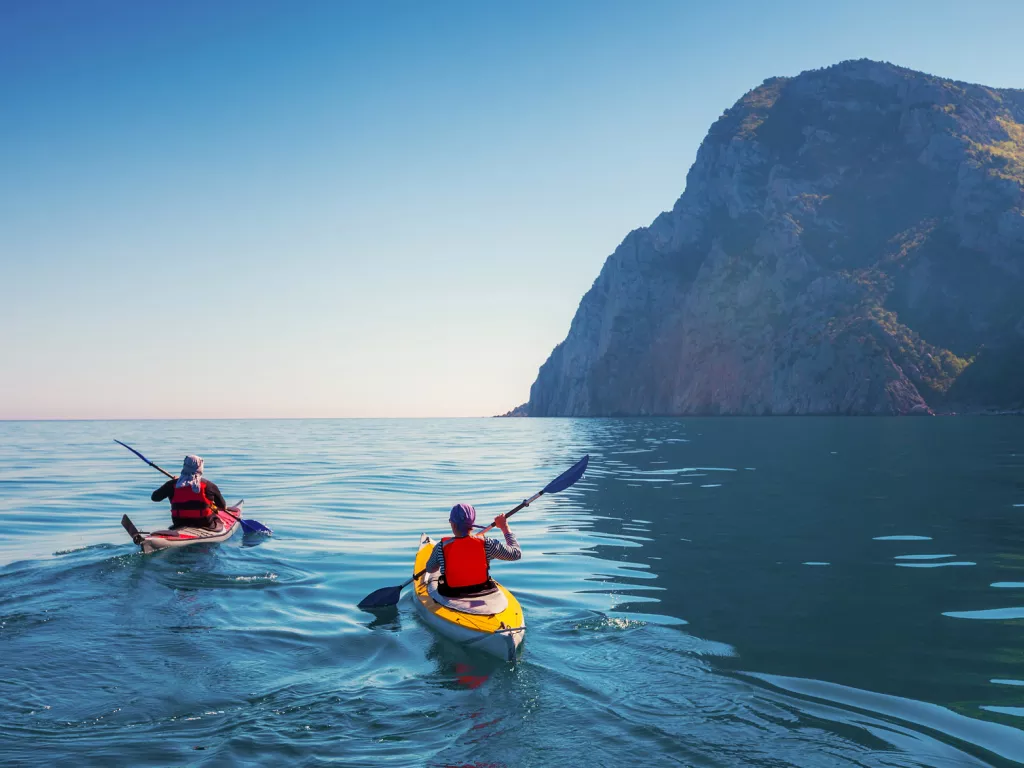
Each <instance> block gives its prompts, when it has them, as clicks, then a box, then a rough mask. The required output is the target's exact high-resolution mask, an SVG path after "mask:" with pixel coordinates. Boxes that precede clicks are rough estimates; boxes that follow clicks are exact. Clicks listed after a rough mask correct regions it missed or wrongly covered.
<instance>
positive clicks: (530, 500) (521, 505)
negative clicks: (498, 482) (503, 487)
mask: <svg viewBox="0 0 1024 768" xmlns="http://www.w3.org/2000/svg"><path fill="white" fill-rule="evenodd" d="M543 495H544V491H541V492H540V493H535V494H533V496H531V497H530V498H528V499H527V500H526V501H523V502H520V503H519V505H518V506H517V507H516V508H515V509H513V510H512V511H511V512H506V513H505V519H506V520H507V519H508V518H510V517H512V515H514V514H515V513H516V512H518V511H520V510H522V509H526V508H527V507H528V506H530V505H531V504H533V502H535V501H536V500H537V499H539V498H540V497H541V496H543ZM493 527H494V523H491V524H490V525H488V526H487V527H486V528H484V529H483V530H482V531H480V533H479V534H478V535H480V536H483V535H484V534H485V533H487V532H488V531H489V530H491V529H492V528H493ZM426 572H427V569H426V568H424V569H423V570H421V571H419V572H418V573H414V574H413V575H412V578H411V579H409V580H408V581H406V582H404V583H403V584H402V586H401V587H399V589H402V588H403V587H407V586H409V585H410V584H412V583H413V582H414V581H416V579H418V578H419V577H420V576H422V575H423V574H424V573H426Z"/></svg>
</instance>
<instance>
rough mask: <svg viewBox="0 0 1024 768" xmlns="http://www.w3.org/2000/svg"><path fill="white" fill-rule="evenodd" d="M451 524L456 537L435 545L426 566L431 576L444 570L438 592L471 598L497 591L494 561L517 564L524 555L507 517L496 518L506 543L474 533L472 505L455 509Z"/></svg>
mask: <svg viewBox="0 0 1024 768" xmlns="http://www.w3.org/2000/svg"><path fill="white" fill-rule="evenodd" d="M448 521H449V522H450V523H451V526H452V533H453V534H455V535H454V536H446V537H445V538H443V539H441V541H439V542H438V543H437V544H435V545H434V551H433V552H431V553H430V559H429V560H427V565H426V569H427V572H428V573H435V572H436V571H437V570H438V569H440V571H441V578H440V580H439V581H438V585H437V591H438V592H440V593H441V594H442V595H445V596H446V597H471V596H475V595H483V594H487V593H488V592H492V591H494V590H495V589H497V587H496V586H495V584H494V582H493V581H491V574H490V562H491V560H509V561H514V560H519V559H520V558H522V556H523V550H521V549H520V548H519V542H518V541H516V536H515V534H514V533H512V531H511V530H509V527H508V522H507V521H506V520H505V515H498V516H497V517H496V518H494V525H495V527H496V528H499V529H500V530H501V532H502V533H503V534H505V543H504V544H502V543H501V542H500V541H498V540H497V539H489V538H487V537H485V536H478V535H476V534H474V533H473V523H475V522H476V510H475V509H473V507H472V506H471V505H470V504H456V505H455V506H454V507H452V511H451V514H449V515H448Z"/></svg>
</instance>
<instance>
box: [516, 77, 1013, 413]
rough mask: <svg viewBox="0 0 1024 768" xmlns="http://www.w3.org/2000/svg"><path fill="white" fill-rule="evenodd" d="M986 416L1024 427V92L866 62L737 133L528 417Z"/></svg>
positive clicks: (626, 255) (716, 147) (713, 137)
mask: <svg viewBox="0 0 1024 768" xmlns="http://www.w3.org/2000/svg"><path fill="white" fill-rule="evenodd" d="M965 407H966V408H995V409H1004V408H1005V409H1009V408H1021V407H1024V91H1017V90H996V89H992V88H986V87H983V86H977V85H968V84H965V83H957V82H952V81H949V80H942V79H940V78H936V77H931V76H929V75H925V74H921V73H918V72H913V71H910V70H906V69H902V68H899V67H895V66H892V65H889V64H882V63H877V62H871V61H856V62H846V63H843V64H839V65H836V66H834V67H830V68H828V69H824V70H818V71H812V72H805V73H803V74H801V75H799V76H798V77H794V78H790V79H785V78H775V79H771V80H766V81H765V82H764V84H763V85H761V86H760V87H759V88H756V89H754V90H753V91H751V92H750V93H748V94H747V95H746V96H744V97H743V98H742V99H740V101H739V102H737V103H736V105H735V106H733V107H732V109H730V110H728V111H727V112H726V113H725V114H724V115H722V117H721V118H719V119H718V121H717V122H716V123H715V124H714V125H713V126H712V127H711V130H710V131H709V132H708V135H707V137H706V138H705V139H704V142H703V143H702V144H701V147H700V150H699V152H698V154H697V160H696V162H695V163H694V165H693V167H692V168H691V169H690V172H689V174H688V175H687V178H686V191H685V192H684V193H683V195H682V197H680V198H679V200H678V202H677V203H676V204H675V207H674V208H673V209H672V210H671V211H669V212H666V213H662V214H661V215H660V216H658V217H657V218H656V219H655V220H654V222H653V223H652V224H651V225H650V226H649V227H646V228H643V229H638V230H635V231H633V232H631V233H630V234H629V235H627V236H626V239H625V240H623V242H622V244H621V245H620V246H619V247H618V248H617V249H616V250H615V252H614V253H613V254H612V255H611V256H609V257H608V259H607V261H606V262H605V264H604V267H603V268H602V270H601V273H600V275H599V276H598V278H597V280H596V281H595V282H594V285H593V287H592V288H591V289H590V290H589V291H588V292H587V294H586V295H585V296H584V297H583V300H582V301H581V302H580V306H579V309H578V310H577V312H576V316H575V317H574V319H573V321H572V326H571V327H570V329H569V334H568V336H567V337H566V339H565V340H564V341H563V342H562V343H561V344H559V345H558V346H557V347H556V348H555V349H554V351H553V352H552V353H551V356H550V357H549V358H548V360H547V362H545V363H544V365H543V366H542V367H541V369H540V372H539V375H538V377H537V380H536V382H535V383H534V384H533V386H532V388H531V389H530V400H529V402H528V403H526V404H525V405H524V406H521V407H520V408H519V409H517V411H516V412H518V413H521V414H524V415H531V416H600V415H626V414H629V415H633V414H637V415H639V414H706V413H730V414H811V413H850V414H854V413H856V414H903V413H915V412H917V413H927V412H929V411H930V410H931V409H932V408H965Z"/></svg>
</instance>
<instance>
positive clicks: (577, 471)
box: [544, 453, 590, 493]
mask: <svg viewBox="0 0 1024 768" xmlns="http://www.w3.org/2000/svg"><path fill="white" fill-rule="evenodd" d="M588 463H590V454H589V453H588V454H587V455H586V456H584V457H583V458H582V459H580V460H579V461H577V462H576V463H575V464H573V465H572V466H571V467H569V468H568V469H567V470H565V472H563V473H562V474H560V475H559V476H558V477H556V478H555V479H554V480H552V481H551V482H550V483H548V484H547V485H546V486H544V493H558V492H559V491H564V490H565V489H566V488H568V487H569V486H570V485H572V484H573V483H575V482H576V481H577V480H579V479H580V478H581V477H583V473H584V472H586V471H587V464H588Z"/></svg>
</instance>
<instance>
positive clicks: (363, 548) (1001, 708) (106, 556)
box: [0, 417, 1024, 766]
mask: <svg viewBox="0 0 1024 768" xmlns="http://www.w3.org/2000/svg"><path fill="white" fill-rule="evenodd" d="M114 438H117V439H120V440H123V441H125V442H127V443H129V444H131V445H134V446H135V447H137V448H138V449H140V450H141V451H142V452H143V453H145V454H147V455H148V456H149V457H150V459H152V460H153V461H155V462H157V463H158V464H161V465H162V466H164V467H165V468H167V469H169V470H172V471H176V470H177V469H178V468H179V467H180V462H181V458H182V456H183V455H184V454H186V453H199V454H201V455H203V456H204V457H205V459H206V468H207V475H208V476H209V477H210V479H212V480H214V481H215V482H216V483H217V484H218V485H219V486H220V487H221V489H222V490H223V491H224V494H225V496H227V497H228V500H229V501H234V500H236V499H239V498H245V500H246V505H245V516H246V517H249V518H254V519H257V520H260V521H261V522H263V523H265V524H267V525H269V526H270V527H272V528H273V529H274V531H275V534H274V536H273V537H272V538H269V539H260V538H255V539H254V538H251V537H243V536H241V535H238V536H236V537H235V538H234V539H232V540H231V541H229V542H227V543H225V544H223V545H220V546H200V547H196V548H193V549H189V550H180V551H170V552H164V553H160V554H155V555H146V556H144V555H142V554H140V553H138V551H137V548H136V547H135V546H134V545H132V544H131V542H130V541H129V540H128V537H127V535H126V534H125V533H124V531H123V530H122V529H121V527H120V525H119V520H120V518H121V515H123V514H125V513H127V514H128V515H130V516H131V517H132V519H133V520H134V521H135V523H136V524H137V525H138V526H139V527H140V528H142V529H144V530H146V529H150V528H155V527H160V526H163V525H165V524H166V523H167V521H168V514H167V509H166V505H165V504H153V503H152V502H150V501H149V494H150V492H151V491H152V490H153V489H154V488H156V487H157V486H158V485H159V484H160V483H161V482H162V480H163V478H162V476H160V475H159V474H158V473H157V472H155V471H154V470H152V469H151V468H149V467H147V466H146V465H144V464H143V463H142V462H140V461H139V460H138V459H136V458H135V457H134V456H132V455H131V454H130V453H128V452H127V451H125V450H124V449H123V448H121V447H120V446H118V445H116V444H115V443H114V442H113V439H114ZM585 453H589V454H590V455H591V464H590V470H589V471H588V472H587V474H586V476H585V477H584V479H583V480H582V481H581V482H580V483H578V484H577V485H576V486H575V487H573V488H571V489H569V490H568V491H565V492H564V493H562V494H559V495H557V496H552V497H545V498H543V499H541V500H540V501H539V502H538V503H536V504H535V505H533V506H532V507H530V508H529V509H528V510H526V511H524V512H522V513H520V514H519V515H517V516H516V517H515V518H513V519H512V527H513V530H515V532H516V533H517V534H518V536H519V540H520V542H521V544H522V546H523V550H524V553H525V556H524V559H523V560H522V561H521V562H519V563H500V564H497V565H496V566H495V568H494V571H495V575H496V576H497V577H498V578H499V579H500V580H501V581H502V582H503V583H504V584H505V585H506V586H508V587H509V588H510V589H512V590H513V591H514V592H515V593H516V594H517V595H518V597H519V599H520V601H521V603H522V604H523V608H524V610H525V613H526V618H527V623H528V627H529V631H528V634H527V638H526V641H525V643H524V647H523V652H522V655H521V657H520V659H519V660H518V663H516V664H514V665H512V664H506V663H502V662H499V661H497V660H491V659H489V658H487V657H482V656H478V655H475V654H474V653H473V652H470V651H466V650H463V649H460V648H458V647H456V646H453V645H451V644H449V643H448V642H447V641H445V640H443V639H441V638H439V637H438V636H436V635H435V634H434V633H433V632H432V631H430V630H429V629H428V628H427V627H425V626H424V625H423V624H422V623H421V622H420V621H419V620H418V619H417V617H416V616H415V615H414V613H413V611H412V609H411V604H410V602H409V596H408V595H405V596H404V597H403V599H402V601H401V602H400V603H399V605H398V607H397V609H395V610H393V611H390V612H386V613H383V614H379V615H373V614H368V613H364V612H362V611H359V610H358V609H357V608H356V607H355V605H356V603H357V602H358V601H359V600H360V599H361V598H362V597H363V596H365V595H366V594H367V593H369V592H371V591H373V590H374V589H376V588H378V587H382V586H387V585H391V584H398V583H400V582H401V581H403V580H404V579H405V578H407V576H408V575H409V573H410V569H411V566H412V560H413V555H414V553H415V550H416V546H417V542H418V538H419V534H420V532H421V531H428V532H430V533H432V534H437V533H441V532H443V531H444V530H445V529H446V527H447V526H446V520H447V510H448V508H449V507H450V506H451V505H452V504H453V503H454V502H456V501H466V502H469V503H472V504H474V505H476V507H477V509H478V511H479V513H480V515H481V516H482V517H493V515H494V514H496V513H498V512H501V511H506V510H508V509H509V508H511V507H512V506H514V505H515V504H516V503H517V502H518V501H520V500H521V499H523V498H524V497H526V496H529V495H531V494H533V493H534V492H536V491H537V490H540V488H542V487H543V486H544V485H545V484H546V483H547V482H548V481H549V480H551V479H552V478H554V477H555V476H556V475H558V474H559V473H560V472H562V470H564V469H566V468H567V467H569V466H570V465H571V464H572V463H573V462H575V461H576V460H577V459H578V458H579V457H580V456H582V455H583V454H585ZM1022 727H1024V418H1012V417H1006V418H966V417H964V418H932V419H924V418H922V419H857V418H847V419H827V418H801V419H798V418H792V419H782V418H777V419H773V418H764V419H739V418H733V419H715V418H706V419H649V420H647V419H639V420H615V419H610V420H574V419H565V420H562V419H550V420H532V419H531V420H527V419H460V420H380V421H378V420H338V421H330V420H323V421H320V420H309V421H301V420H300V421H195V422H188V421H118V422H21V423H17V422H15V423H10V422H9V423H0V762H2V763H3V764H4V765H47V766H48V765H74V766H85V765H104V766H105V765H131V766H147V765H154V766H171V765H174V766H180V765H210V766H220V765H236V764H238V765H242V764H244V765H266V766H281V765H289V766H315V765H352V766H366V765H374V766H385V765H395V766H406V765H408V766H442V765H467V764H471V765H480V766H563V765H564V766H576V765H579V766H618V765H641V764H642V765H645V766H662V765H665V766H675V765H692V766H784V765H795V766H846V765H849V766H897V765H898V766H918V765H928V766H960V765H1012V764H1020V763H1024V730H1022Z"/></svg>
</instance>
